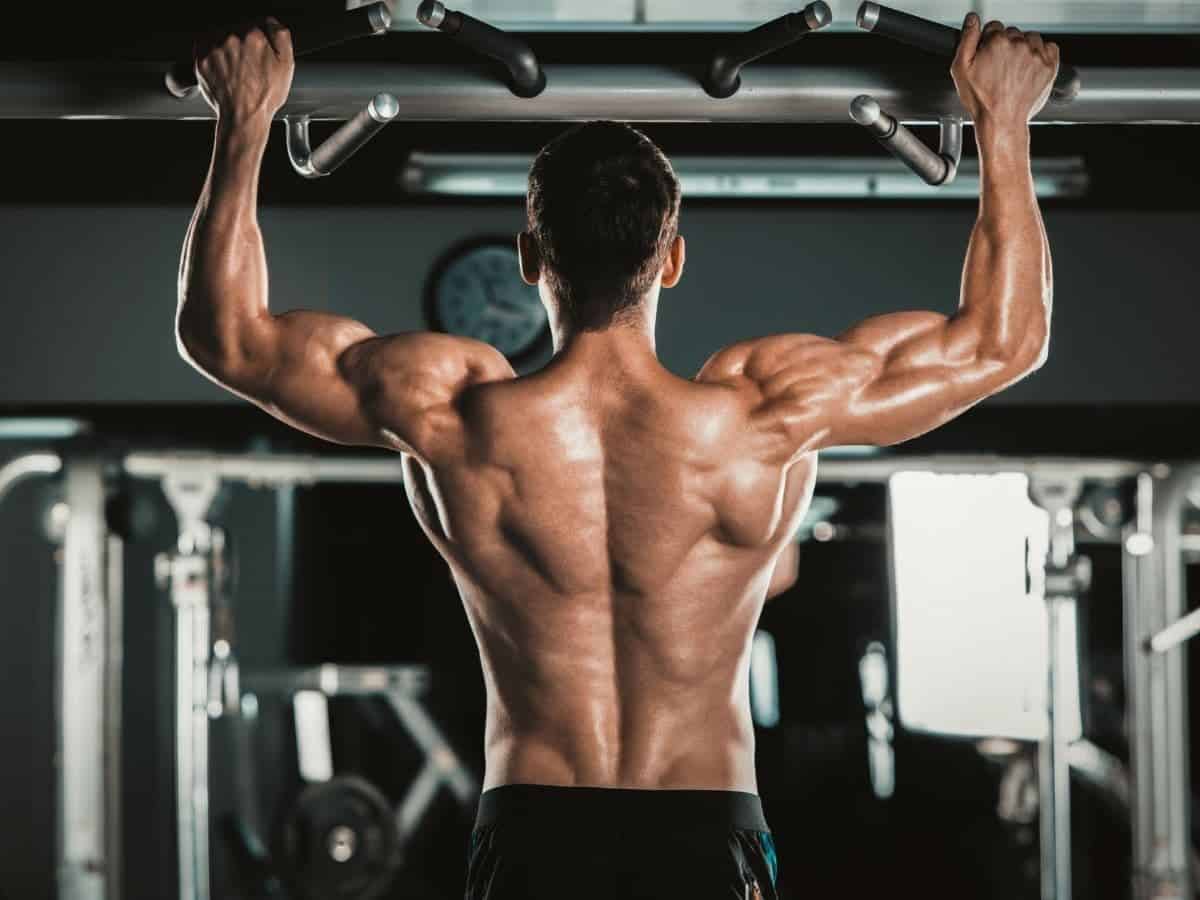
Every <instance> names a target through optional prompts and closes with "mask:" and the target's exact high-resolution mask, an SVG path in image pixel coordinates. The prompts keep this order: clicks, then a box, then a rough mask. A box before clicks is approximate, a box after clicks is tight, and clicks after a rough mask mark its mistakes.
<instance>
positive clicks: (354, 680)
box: [242, 663, 429, 697]
mask: <svg viewBox="0 0 1200 900" xmlns="http://www.w3.org/2000/svg"><path fill="white" fill-rule="evenodd" d="M428 686H429V669H428V667H426V666H341V665H334V664H332V663H327V664H325V665H322V666H315V667H312V668H307V669H262V670H258V671H250V672H244V673H242V688H243V690H245V691H248V692H250V693H255V694H293V693H295V692H297V691H320V692H321V693H322V694H325V695H326V696H329V697H339V696H353V695H368V694H387V693H396V692H399V693H402V694H409V695H411V696H414V697H417V696H420V695H422V694H424V693H425V691H426V690H427V689H428Z"/></svg>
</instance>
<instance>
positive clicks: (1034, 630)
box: [888, 472, 1082, 740]
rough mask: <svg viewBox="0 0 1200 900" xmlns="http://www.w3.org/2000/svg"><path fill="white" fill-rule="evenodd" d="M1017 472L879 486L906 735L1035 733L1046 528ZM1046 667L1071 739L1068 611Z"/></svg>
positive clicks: (1040, 712)
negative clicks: (1055, 664) (1057, 679)
mask: <svg viewBox="0 0 1200 900" xmlns="http://www.w3.org/2000/svg"><path fill="white" fill-rule="evenodd" d="M1028 490H1029V485H1028V479H1027V478H1026V476H1025V475H1022V474H1017V473H997V474H988V475H941V474H937V473H933V472H901V473H898V474H896V475H895V476H893V477H892V479H891V481H890V482H889V485H888V496H889V518H890V531H891V553H892V578H893V584H892V590H893V601H894V606H893V616H894V622H895V629H896V636H895V641H896V670H897V671H896V679H897V685H896V687H897V703H898V708H899V714H900V721H901V723H902V724H903V725H904V726H905V727H906V728H908V729H909V730H912V731H922V732H930V733H938V734H948V735H958V736H964V737H990V736H995V737H1008V738H1014V739H1019V740H1040V739H1041V738H1042V737H1044V736H1045V734H1046V730H1047V716H1046V699H1047V659H1048V643H1049V639H1048V628H1047V615H1046V606H1045V599H1044V580H1045V568H1044V567H1045V558H1046V550H1047V544H1048V528H1049V521H1048V517H1047V514H1046V512H1045V511H1044V510H1042V509H1040V508H1039V507H1037V506H1035V505H1034V504H1033V503H1032V502H1031V501H1030V499H1029V494H1028ZM1067 610H1069V611H1068V612H1066V614H1065V615H1064V616H1063V621H1062V623H1061V632H1060V637H1061V640H1060V642H1059V646H1058V660H1059V665H1060V666H1061V667H1062V674H1063V677H1064V679H1066V681H1067V684H1069V685H1071V686H1072V689H1071V690H1070V691H1068V692H1067V693H1068V694H1069V698H1070V702H1069V704H1068V706H1069V708H1068V709H1065V710H1060V711H1059V712H1060V714H1061V715H1063V716H1064V717H1065V721H1066V726H1067V732H1068V734H1069V735H1071V736H1078V735H1079V734H1080V732H1081V730H1082V729H1081V723H1080V715H1079V698H1078V683H1079V674H1078V673H1079V661H1078V651H1077V646H1076V637H1077V629H1076V620H1075V617H1074V610H1073V608H1071V607H1067Z"/></svg>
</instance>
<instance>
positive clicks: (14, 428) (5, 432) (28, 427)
mask: <svg viewBox="0 0 1200 900" xmlns="http://www.w3.org/2000/svg"><path fill="white" fill-rule="evenodd" d="M85 431H87V423H86V422H83V421H81V420H79V419H65V418H40V417H39V418H33V417H28V416H24V417H17V418H12V419H0V440H37V441H51V440H56V439H60V438H69V437H75V435H77V434H80V433H82V432H85Z"/></svg>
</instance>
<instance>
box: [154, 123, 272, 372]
mask: <svg viewBox="0 0 1200 900" xmlns="http://www.w3.org/2000/svg"><path fill="white" fill-rule="evenodd" d="M269 131H270V120H269V119H265V120H259V119H254V120H250V121H245V122H239V123H233V122H226V121H224V120H221V119H218V121H217V128H216V138H215V140H214V142H213V155H212V162H211V165H210V168H209V172H208V178H207V180H206V181H205V184H204V189H203V191H202V192H201V194H200V200H199V202H198V203H197V205H196V212H195V214H194V215H193V217H192V222H191V225H190V226H189V228H188V234H187V238H186V240H185V242H184V248H183V258H182V261H181V264H180V272H179V308H178V315H177V321H176V325H177V334H178V337H179V341H180V344H181V348H182V349H184V350H185V351H186V353H187V355H188V356H189V357H190V358H191V359H192V360H193V361H194V362H195V363H196V364H198V365H200V366H201V367H203V368H204V369H206V370H207V371H210V372H212V371H213V370H214V369H219V368H225V367H229V366H231V365H240V364H242V363H244V362H245V359H244V357H245V356H246V355H247V350H248V347H247V346H246V341H245V338H246V336H247V329H248V328H251V327H252V326H253V324H254V323H255V322H256V320H260V319H261V318H262V317H263V315H264V314H265V313H266V309H267V267H266V257H265V254H264V252H263V244H262V235H261V233H260V231H259V228H258V220H257V215H256V206H257V201H258V176H259V168H260V166H261V164H262V157H263V152H264V150H265V148H266V143H267V137H268V134H269Z"/></svg>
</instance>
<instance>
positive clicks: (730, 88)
mask: <svg viewBox="0 0 1200 900" xmlns="http://www.w3.org/2000/svg"><path fill="white" fill-rule="evenodd" d="M832 20H833V13H832V12H831V11H830V9H829V5H828V4H826V3H825V2H824V0H816V2H814V3H810V4H809V5H808V6H806V7H805V8H804V9H803V10H801V11H800V12H794V13H786V14H784V15H782V16H780V17H779V18H777V19H772V20H771V21H770V22H766V23H764V24H762V25H759V26H758V27H757V28H755V29H752V30H751V31H747V32H745V33H744V34H741V35H739V36H738V37H736V38H734V39H733V40H732V41H731V42H730V44H729V46H727V47H725V48H723V49H722V50H721V51H720V52H718V53H717V55H716V56H714V57H713V60H712V63H711V64H710V65H709V67H708V77H707V78H706V79H705V82H704V89H705V90H706V91H708V93H709V95H710V96H713V97H718V98H725V97H732V96H733V95H734V94H736V93H737V91H738V88H739V87H741V83H742V79H741V71H742V67H743V66H744V65H746V64H747V63H750V62H753V61H754V60H756V59H758V58H759V57H762V56H766V55H767V54H768V53H773V52H774V51H776V50H780V49H782V48H783V47H786V46H788V45H789V44H792V43H795V42H796V41H798V40H800V38H802V37H804V36H805V35H807V34H811V33H812V32H814V31H817V30H819V29H821V28H824V27H825V26H826V25H828V24H829V23H830V22H831V21H832Z"/></svg>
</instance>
